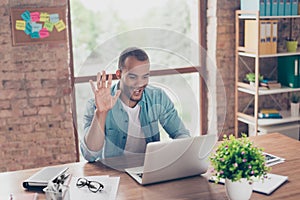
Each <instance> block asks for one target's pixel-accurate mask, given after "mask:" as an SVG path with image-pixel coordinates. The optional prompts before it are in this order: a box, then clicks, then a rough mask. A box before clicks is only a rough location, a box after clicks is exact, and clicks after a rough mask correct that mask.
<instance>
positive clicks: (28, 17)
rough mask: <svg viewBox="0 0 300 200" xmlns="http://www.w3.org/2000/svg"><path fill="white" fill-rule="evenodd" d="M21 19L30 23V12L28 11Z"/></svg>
mask: <svg viewBox="0 0 300 200" xmlns="http://www.w3.org/2000/svg"><path fill="white" fill-rule="evenodd" d="M21 17H22V19H23V20H24V21H26V22H29V21H30V12H29V11H28V10H26V11H25V12H23V13H22V14H21Z"/></svg>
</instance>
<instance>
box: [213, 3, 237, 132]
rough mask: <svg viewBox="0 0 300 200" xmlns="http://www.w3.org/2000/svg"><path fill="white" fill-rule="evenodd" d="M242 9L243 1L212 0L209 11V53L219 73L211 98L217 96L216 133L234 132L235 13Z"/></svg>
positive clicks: (215, 103) (215, 112)
mask: <svg viewBox="0 0 300 200" xmlns="http://www.w3.org/2000/svg"><path fill="white" fill-rule="evenodd" d="M239 6H240V5H239V1H230V0H209V1H208V10H207V35H208V37H207V47H208V50H207V52H208V55H209V57H210V59H212V62H213V63H214V64H215V65H216V68H217V72H218V74H219V77H217V79H216V80H212V82H211V83H210V85H209V88H210V92H211V95H213V94H215V95H216V96H215V98H214V101H211V99H212V98H210V100H209V110H210V111H209V123H211V124H212V125H211V129H212V130H211V131H212V132H215V131H219V134H227V135H228V134H231V133H234V107H235V106H234V105H235V102H234V101H235V96H234V95H235V94H234V84H235V67H234V64H235V55H234V54H235V51H234V50H235V10H237V9H239ZM211 69H212V67H209V66H208V71H210V70H211ZM211 73H213V72H211ZM220 78H221V79H222V81H220V80H219V79H220ZM222 90H223V91H222ZM224 92H225V95H226V96H225V95H224ZM210 97H212V96H210ZM225 100H226V103H225V104H224V101H225ZM213 102H214V103H213ZM223 122H224V123H223ZM213 129H214V130H213Z"/></svg>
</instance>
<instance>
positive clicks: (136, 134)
mask: <svg viewBox="0 0 300 200" xmlns="http://www.w3.org/2000/svg"><path fill="white" fill-rule="evenodd" d="M118 67H119V68H118V70H117V71H116V76H117V78H118V79H119V82H118V83H117V84H116V85H113V86H111V85H112V76H111V75H109V76H108V80H107V79H106V73H105V71H103V72H102V74H100V73H98V74H97V84H96V86H95V85H94V83H93V82H92V81H90V84H91V87H92V89H93V92H94V95H95V97H94V98H93V99H90V100H89V101H88V104H87V108H86V113H85V115H84V130H85V136H84V137H83V138H82V139H81V144H80V146H81V151H82V154H83V156H84V157H85V159H86V160H88V161H90V162H93V161H96V160H97V159H101V158H108V157H112V156H121V155H124V154H126V153H144V152H145V148H146V144H147V143H149V142H154V141H159V140H160V133H159V127H158V122H160V124H161V125H162V127H163V128H164V129H165V130H166V132H167V133H168V134H169V136H170V137H171V138H174V139H176V138H183V137H189V131H188V130H187V129H186V128H185V126H184V124H183V123H182V121H181V119H180V118H179V116H178V113H177V111H176V110H175V108H174V105H173V103H172V101H171V100H170V99H169V97H168V96H167V95H166V93H165V92H164V91H163V90H162V89H159V88H156V87H153V86H150V85H148V82H149V76H150V71H149V70H150V62H149V58H148V55H147V54H146V52H145V51H144V50H142V49H139V48H136V47H131V48H128V49H126V50H124V51H123V52H122V53H121V55H120V57H119V66H118Z"/></svg>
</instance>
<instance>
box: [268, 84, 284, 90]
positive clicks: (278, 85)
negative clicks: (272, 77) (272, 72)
mask: <svg viewBox="0 0 300 200" xmlns="http://www.w3.org/2000/svg"><path fill="white" fill-rule="evenodd" d="M267 87H268V88H269V89H278V88H281V83H268V86H267Z"/></svg>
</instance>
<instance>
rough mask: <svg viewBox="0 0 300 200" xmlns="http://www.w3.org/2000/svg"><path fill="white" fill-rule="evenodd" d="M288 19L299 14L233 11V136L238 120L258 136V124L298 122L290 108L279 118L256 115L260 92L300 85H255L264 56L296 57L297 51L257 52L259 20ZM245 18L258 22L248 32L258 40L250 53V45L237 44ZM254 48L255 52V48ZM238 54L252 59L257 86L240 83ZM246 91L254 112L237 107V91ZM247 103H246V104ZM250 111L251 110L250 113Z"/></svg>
mask: <svg viewBox="0 0 300 200" xmlns="http://www.w3.org/2000/svg"><path fill="white" fill-rule="evenodd" d="M288 18H289V19H291V18H300V15H291V16H259V11H242V10H237V11H236V17H235V19H236V21H235V27H236V30H235V41H236V48H235V53H236V54H235V55H236V56H235V77H236V80H235V135H236V137H237V136H238V135H239V133H238V131H239V127H238V125H239V124H238V122H243V123H246V124H248V125H251V126H253V128H254V132H255V134H256V135H257V134H258V128H261V127H267V126H275V125H284V124H288V123H293V122H299V121H300V116H298V117H291V116H290V111H281V112H280V113H281V115H282V116H283V118H282V119H259V118H258V112H259V98H260V96H263V95H273V94H282V93H289V92H300V88H290V87H285V86H283V87H281V88H278V89H266V88H260V87H258V82H259V80H258V76H259V73H260V66H259V65H260V59H263V58H274V59H276V58H277V57H283V56H299V55H300V50H299V51H298V52H278V53H275V54H259V40H258V38H259V37H260V32H259V30H260V28H259V23H260V22H259V21H260V20H261V19H264V20H268V19H270V20H273V19H288ZM247 19H251V20H256V22H257V23H254V24H255V25H257V26H255V25H254V27H256V28H257V29H258V30H257V31H255V34H256V35H251V36H252V37H253V41H255V42H258V44H257V45H255V46H254V47H250V48H253V49H251V52H250V51H249V47H247V48H245V46H241V44H240V43H239V41H241V40H240V37H241V36H242V35H243V34H241V33H242V32H244V30H240V29H241V28H242V27H244V26H245V23H246V22H247ZM241 22H243V23H244V26H241V27H240V24H241ZM254 50H255V51H254ZM240 57H249V58H253V59H254V73H255V77H256V79H255V81H256V82H255V83H256V85H254V86H252V85H250V84H248V83H243V82H240V81H239V80H238V79H239V78H238V77H240V74H239V67H240V66H239V64H240V60H239V59H241V58H240ZM241 92H242V93H247V94H250V95H253V96H254V98H253V100H252V101H253V113H255V114H253V115H248V114H245V113H243V112H241V111H240V110H239V103H240V102H239V94H240V93H241ZM248 106H249V105H248ZM251 113H252V112H251Z"/></svg>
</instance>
